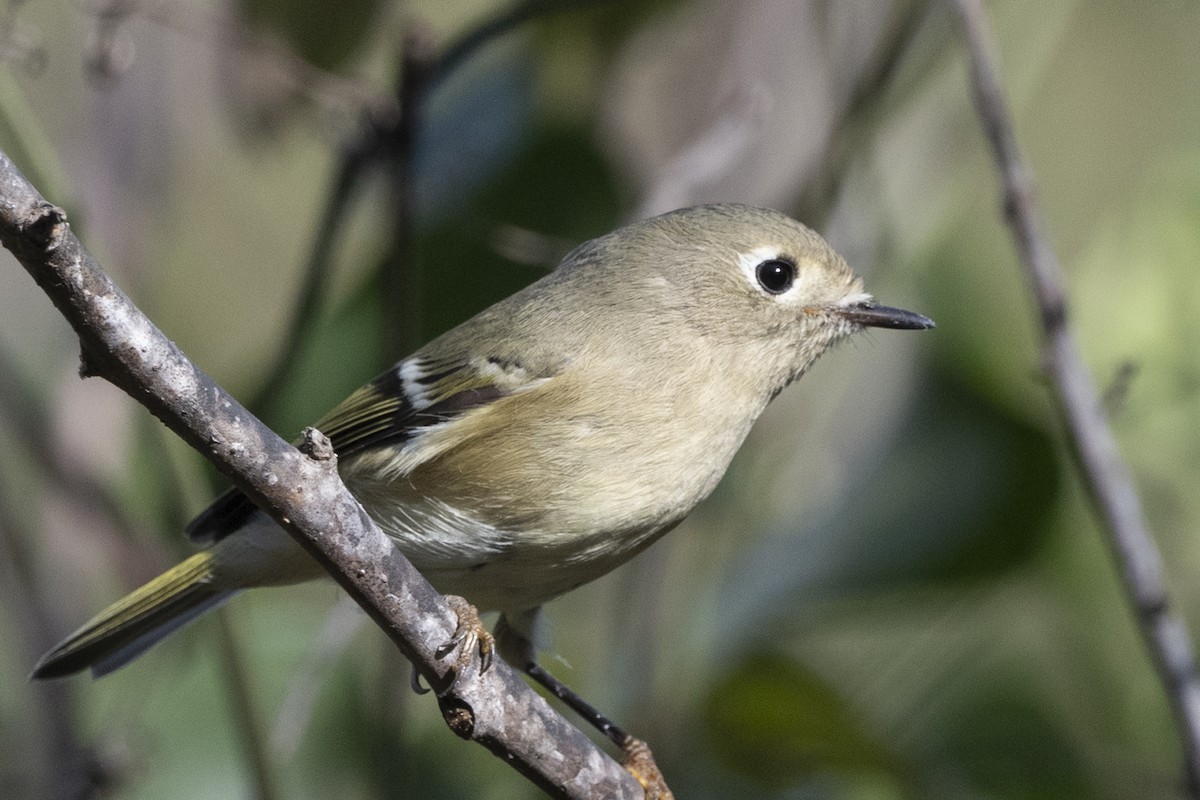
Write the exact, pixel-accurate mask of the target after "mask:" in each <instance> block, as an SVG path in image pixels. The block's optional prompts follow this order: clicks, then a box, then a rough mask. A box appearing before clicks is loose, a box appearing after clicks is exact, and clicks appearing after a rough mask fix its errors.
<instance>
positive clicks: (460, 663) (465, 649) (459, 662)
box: [434, 595, 496, 677]
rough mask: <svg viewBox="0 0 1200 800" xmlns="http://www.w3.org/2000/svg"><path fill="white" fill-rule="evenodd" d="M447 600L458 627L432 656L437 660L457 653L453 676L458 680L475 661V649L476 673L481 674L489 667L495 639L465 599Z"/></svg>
mask: <svg viewBox="0 0 1200 800" xmlns="http://www.w3.org/2000/svg"><path fill="white" fill-rule="evenodd" d="M446 601H447V602H448V603H449V604H450V608H451V609H453V610H454V613H455V614H456V615H457V616H458V625H457V626H456V627H455V628H454V635H453V636H451V637H450V639H449V640H448V641H447V642H446V643H445V644H443V645H442V646H441V647H439V648H438V649H437V650H436V651H435V653H434V654H435V655H436V656H437V657H438V658H445V657H446V656H448V655H450V654H451V653H453V652H454V651H455V650H458V656H457V657H456V658H455V662H454V674H455V676H456V677H457V676H459V675H462V674H463V672H464V671H465V670H466V668H467V667H468V666H469V665H470V663H471V659H472V658H474V656H475V651H476V650H478V651H479V674H481V675H482V674H483V673H485V672H487V671H488V670H489V669H490V668H491V666H492V657H493V655H494V653H495V651H496V640H495V638H494V637H493V636H492V633H491V631H489V630H488V629H487V628H485V627H484V625H483V622H482V621H481V620H480V619H479V611H478V609H476V608H475V606H473V605H471V604H470V603H468V602H467V601H466V599H465V598H462V597H459V596H458V595H447V596H446Z"/></svg>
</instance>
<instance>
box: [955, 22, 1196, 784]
mask: <svg viewBox="0 0 1200 800" xmlns="http://www.w3.org/2000/svg"><path fill="white" fill-rule="evenodd" d="M955 3H956V5H957V7H958V11H959V14H960V15H961V16H962V20H963V26H964V32H965V36H966V45H967V51H968V55H969V58H970V65H971V87H972V91H973V93H974V97H975V105H976V109H977V111H978V113H979V117H980V120H981V121H982V123H983V127H984V131H985V133H986V134H987V138H988V141H989V142H990V143H991V146H992V150H993V154H994V156H995V160H996V166H997V169H998V170H999V172H1000V177H1001V181H1002V182H1003V187H1004V213H1005V217H1006V219H1007V220H1008V224H1009V227H1010V228H1011V229H1012V234H1013V238H1014V239H1015V240H1016V244H1017V250H1018V251H1019V253H1020V256H1021V260H1022V262H1023V263H1024V265H1025V269H1026V271H1027V272H1028V274H1029V278H1030V283H1031V286H1032V289H1033V295H1034V300H1035V302H1036V303H1037V308H1038V312H1039V315H1040V317H1041V328H1042V337H1043V347H1044V357H1045V361H1046V368H1047V370H1048V372H1049V374H1050V378H1051V386H1052V388H1053V391H1054V396H1055V400H1056V401H1057V403H1058V406H1059V412H1060V413H1061V415H1062V418H1063V421H1064V423H1065V425H1066V429H1067V434H1068V436H1067V438H1068V442H1069V444H1070V447H1071V449H1072V450H1073V451H1074V455H1075V458H1076V460H1077V461H1078V463H1079V468H1080V472H1081V473H1082V477H1083V481H1084V484H1085V485H1086V487H1087V490H1088V493H1089V494H1090V495H1091V499H1092V503H1093V504H1094V505H1095V508H1096V511H1097V513H1098V514H1099V515H1100V517H1101V519H1102V521H1103V522H1104V529H1105V531H1106V533H1107V534H1108V543H1109V546H1110V548H1111V550H1112V553H1113V557H1114V558H1115V559H1116V563H1117V569H1118V571H1119V572H1120V575H1121V579H1122V582H1123V584H1124V587H1125V591H1126V593H1127V595H1128V599H1129V602H1130V604H1131V605H1132V606H1133V608H1134V611H1135V612H1136V616H1137V620H1138V624H1139V627H1140V629H1141V633H1142V636H1143V638H1144V639H1145V641H1146V646H1147V648H1148V649H1149V651H1150V655H1151V657H1152V659H1153V661H1154V665H1155V667H1156V668H1157V670H1158V674H1159V679H1160V680H1161V681H1162V683H1163V686H1164V689H1165V691H1166V694H1167V698H1168V700H1169V703H1170V705H1171V709H1172V711H1173V713H1174V716H1175V721H1176V725H1177V727H1178V729H1179V736H1180V739H1181V740H1182V748H1183V758H1184V762H1185V764H1186V781H1187V791H1188V794H1189V795H1190V796H1191V797H1193V798H1200V681H1198V680H1197V675H1196V659H1195V655H1194V648H1193V645H1192V642H1191V637H1190V636H1189V634H1188V632H1187V628H1186V627H1185V626H1184V624H1183V622H1182V620H1181V619H1180V618H1179V617H1178V616H1176V615H1175V613H1174V612H1173V611H1172V610H1171V606H1170V602H1169V599H1168V596H1167V589H1166V585H1165V582H1164V579H1163V566H1162V558H1161V556H1160V555H1159V552H1158V548H1157V547H1156V545H1155V543H1154V540H1153V538H1152V537H1151V535H1150V532H1149V530H1148V528H1147V525H1146V521H1145V516H1144V514H1143V512H1142V508H1141V503H1140V501H1139V499H1138V495H1137V491H1136V489H1135V488H1134V484H1133V480H1132V478H1131V476H1130V474H1129V470H1128V468H1127V467H1126V465H1125V463H1124V461H1123V460H1122V459H1121V455H1120V451H1119V450H1118V448H1117V443H1116V439H1115V438H1114V437H1113V434H1112V431H1111V429H1110V428H1109V425H1108V422H1107V419H1106V416H1105V412H1104V406H1103V403H1102V402H1101V398H1100V395H1099V393H1098V392H1097V390H1096V387H1095V384H1094V383H1093V381H1092V379H1091V377H1090V375H1089V374H1088V371H1087V367H1086V366H1085V365H1084V361H1083V356H1082V354H1081V352H1080V349H1079V344H1078V342H1077V341H1076V340H1075V337H1074V335H1073V334H1072V332H1071V329H1070V328H1069V327H1068V325H1067V302H1066V293H1065V291H1064V289H1063V280H1062V270H1061V268H1060V266H1059V263H1058V260H1057V258H1056V256H1055V254H1054V251H1053V250H1052V248H1051V246H1050V243H1049V241H1048V239H1047V238H1046V235H1045V233H1044V230H1043V223H1042V219H1041V216H1040V215H1039V213H1038V209H1037V204H1036V201H1035V198H1034V191H1033V176H1032V173H1031V171H1030V169H1029V167H1028V166H1027V165H1026V164H1025V162H1024V160H1023V158H1022V156H1021V153H1020V150H1019V148H1018V147H1017V140H1016V135H1015V133H1014V131H1013V125H1012V117H1011V115H1010V113H1009V111H1008V108H1007V104H1006V103H1005V100H1004V96H1003V93H1002V92H1001V89H1000V81H999V77H998V75H997V69H996V66H995V65H996V58H995V56H994V48H993V44H992V41H991V32H990V30H989V28H988V23H987V19H986V17H985V15H984V11H983V6H982V3H981V2H980V0H955Z"/></svg>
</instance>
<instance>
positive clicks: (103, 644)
mask: <svg viewBox="0 0 1200 800" xmlns="http://www.w3.org/2000/svg"><path fill="white" fill-rule="evenodd" d="M868 326H873V327H881V328H904V329H922V328H932V327H933V322H931V321H930V320H929V319H927V318H925V317H923V316H921V315H919V314H914V313H912V312H909V311H901V310H899V309H895V308H888V307H886V306H880V305H876V304H875V302H874V301H873V300H872V298H871V296H870V295H868V294H866V293H864V291H863V287H862V283H861V281H860V280H859V279H858V278H856V277H855V276H854V274H853V273H852V272H851V271H850V268H849V267H848V266H847V265H846V262H845V261H843V260H842V258H841V257H840V256H839V255H838V254H837V253H835V252H834V251H833V250H832V249H831V248H830V247H829V245H828V244H826V243H825V241H824V240H823V239H821V237H820V236H818V235H817V234H816V233H814V232H813V231H811V230H809V229H808V228H806V227H804V226H803V225H801V224H799V223H798V222H795V221H793V220H791V219H789V218H787V217H785V216H783V215H781V214H778V213H776V212H774V211H767V210H763V209H758V208H751V207H747V206H740V205H710V206H699V207H696V208H688V209H683V210H680V211H675V212H672V213H669V214H664V215H662V216H659V217H655V218H653V219H648V220H645V221H642V222H637V223H634V224H632V225H628V226H626V227H624V228H621V229H619V230H617V231H615V232H614V233H610V234H608V235H607V236H603V237H601V238H599V239H595V240H593V241H591V242H587V243H586V244H583V245H581V246H580V247H578V248H576V249H575V250H574V251H573V252H572V253H570V254H569V255H568V256H567V257H566V258H565V259H563V262H562V264H561V265H560V266H559V267H558V268H557V269H556V270H554V272H552V273H550V274H549V275H547V276H546V277H544V278H542V279H541V280H539V281H537V282H536V283H534V284H532V285H531V286H529V287H527V288H526V289H524V290H522V291H520V292H518V293H517V294H515V295H513V296H511V297H509V298H508V299H506V300H502V301H501V302H499V303H497V304H496V305H494V306H492V307H491V308H488V309H487V310H485V311H483V312H481V313H480V314H478V315H477V316H475V317H473V318H472V319H470V320H468V321H467V322H465V323H463V324H462V325H459V326H458V327H457V328H454V329H453V330H451V331H449V332H448V333H446V334H444V335H442V336H440V337H438V338H437V339H434V340H433V341H432V342H430V343H429V344H428V345H426V346H425V347H423V348H421V349H420V350H418V351H417V352H416V353H414V354H413V355H411V356H409V357H408V358H406V359H404V360H403V361H401V362H399V363H398V364H396V365H395V366H394V367H392V368H391V369H389V370H388V371H387V372H385V373H384V374H383V375H381V376H379V377H378V378H376V379H375V380H374V381H372V382H371V383H368V384H367V385H366V386H364V387H362V388H361V389H359V390H358V391H356V392H355V393H354V394H352V395H350V397H349V398H347V399H346V400H345V401H344V402H343V403H342V404H341V405H339V406H338V407H337V408H335V409H334V410H333V411H332V412H330V413H329V414H328V415H327V416H326V417H325V418H324V419H323V420H322V421H321V422H320V423H318V425H317V427H318V428H319V429H320V430H321V431H323V432H324V433H325V434H326V435H328V436H329V437H330V439H331V440H332V442H333V446H334V449H335V451H336V452H337V454H338V459H339V465H340V470H341V475H342V478H343V480H344V481H345V483H346V485H347V486H348V487H349V488H350V490H351V491H352V492H353V493H354V495H355V496H356V497H357V498H358V499H359V501H361V502H362V504H363V506H364V507H365V508H366V510H367V511H368V512H369V513H370V515H371V516H372V517H373V518H374V519H375V521H376V522H377V523H378V524H379V525H380V527H381V528H382V529H383V530H384V532H386V533H387V534H388V535H389V536H391V537H392V538H393V539H394V540H395V542H396V544H397V546H398V547H399V548H400V550H401V551H402V552H403V553H404V554H405V555H406V556H407V557H408V558H409V559H410V560H411V561H412V562H413V563H414V564H415V565H416V566H417V568H418V569H420V570H421V572H422V573H424V574H425V576H426V577H427V578H428V579H429V580H430V581H431V582H432V583H433V585H434V586H435V587H437V588H438V589H439V590H441V591H442V592H444V593H448V594H454V595H460V596H462V597H464V598H466V599H467V600H468V601H469V602H470V603H472V604H474V605H475V606H477V607H479V608H480V609H490V610H498V611H500V612H501V614H502V616H501V619H500V623H499V626H498V630H499V631H500V632H501V634H500V635H498V639H499V644H500V653H501V655H502V656H504V657H505V658H506V659H509V660H512V661H515V662H516V663H515V664H514V666H517V667H525V668H526V669H531V668H532V669H536V665H535V664H534V661H533V658H534V648H533V645H532V642H533V628H534V623H535V620H536V617H537V614H538V609H539V608H540V607H541V605H542V604H543V603H545V602H546V601H548V600H551V599H553V598H554V597H557V596H558V595H560V594H563V593H564V592H568V591H570V590H571V589H574V588H576V587H578V586H581V585H583V584H585V583H587V582H588V581H590V580H593V579H594V578H598V577H599V576H601V575H603V574H605V573H606V572H608V571H610V570H612V569H613V568H615V567H617V566H618V565H620V564H622V563H624V562H625V561H627V560H629V559H630V558H632V557H633V556H634V555H636V554H637V553H638V552H639V551H641V550H642V549H644V548H645V547H646V546H648V545H649V544H650V543H651V542H653V541H654V540H656V539H657V538H658V537H659V536H662V535H663V534H664V533H666V532H667V531H669V530H670V529H671V528H673V527H675V525H677V524H678V523H679V522H680V520H682V519H683V518H684V517H685V516H687V514H688V513H689V512H690V511H691V510H692V509H693V508H694V507H695V506H696V504H697V503H699V502H700V501H701V500H703V499H704V498H705V497H706V496H707V495H708V494H709V493H710V492H711V491H712V490H713V488H714V487H715V486H716V485H717V482H718V481H719V480H720V479H721V476H722V475H723V474H724V473H725V470H726V468H727V467H728V466H729V462H730V460H731V459H732V458H733V455H734V453H735V452H736V451H737V449H738V447H739V446H740V445H741V443H742V441H743V440H744V439H745V438H746V434H747V432H748V431H749V430H750V426H751V425H752V424H753V423H754V421H755V420H756V419H757V418H758V416H759V414H760V413H762V411H763V409H764V408H765V407H766V405H767V403H769V402H770V401H771V399H772V398H773V397H775V395H777V394H778V393H779V392H780V391H781V390H782V389H783V388H784V387H785V386H787V385H788V384H789V383H791V382H792V381H794V380H796V379H797V378H799V377H800V376H801V375H803V374H804V372H805V370H807V369H808V368H809V367H810V366H812V364H813V362H815V361H816V360H817V358H818V357H819V356H820V355H821V354H822V353H824V352H825V351H826V350H827V349H829V347H830V346H831V345H833V344H834V343H835V342H837V341H838V340H840V339H843V338H845V337H846V336H848V335H849V334H852V333H854V332H855V331H858V330H860V329H862V328H863V327H868ZM189 534H190V536H191V537H192V539H194V540H195V541H197V542H199V543H201V544H203V545H206V549H204V550H202V551H201V552H199V553H197V554H196V555H193V556H192V557H191V558H188V559H187V560H185V561H184V562H183V563H181V564H179V565H178V566H176V567H174V568H173V569H171V570H168V571H167V572H166V573H164V574H163V575H161V576H159V577H158V578H156V579H154V580H153V581H151V582H150V583H148V584H146V585H145V586H143V587H142V588H140V589H138V590H137V591H135V592H133V593H132V594H131V595H129V596H128V597H126V598H125V599H123V600H121V601H119V602H117V603H116V604H114V605H113V606H111V607H109V608H108V609H106V610H104V611H102V612H101V613H100V614H99V615H98V616H97V617H95V618H94V619H93V620H91V621H90V622H88V623H87V624H86V625H84V626H83V627H82V628H80V629H79V630H78V631H76V632H75V633H73V634H72V635H71V636H70V637H68V638H67V639H66V640H65V641H63V642H62V643H61V644H59V645H58V646H57V647H56V648H54V649H53V650H52V651H50V652H49V653H47V654H46V655H45V656H44V657H43V658H42V660H41V661H40V662H39V663H38V664H37V666H36V668H35V670H34V673H33V674H34V676H35V677H38V678H50V677H56V676H61V675H67V674H70V673H73V672H77V671H79V670H82V669H84V668H90V669H91V670H92V673H93V675H96V676H100V675H104V674H105V673H108V672H111V671H112V670H114V669H117V668H118V667H120V666H122V665H123V664H125V663H127V662H128V661H130V660H131V659H133V658H134V657H136V656H138V655H139V654H141V653H142V652H144V651H145V650H146V649H147V648H149V647H150V646H151V645H153V644H154V643H156V642H157V641H159V640H160V639H162V638H163V637H164V636H166V635H167V634H169V633H171V632H172V631H174V630H176V629H177V628H179V627H180V626H181V625H183V624H185V623H186V622H188V621H189V620H191V619H194V618H195V617H196V616H198V615H200V614H201V613H202V612H204V611H207V610H208V609H211V608H215V607H216V606H218V605H220V604H221V603H223V602H224V601H226V600H228V599H229V598H230V597H232V596H233V595H234V594H236V593H237V592H239V591H241V590H242V589H247V588H252V587H257V586H271V585H278V584H287V583H294V582H297V581H303V580H308V579H309V578H315V577H318V576H319V575H322V574H324V573H323V570H322V569H321V568H320V567H319V566H318V565H317V563H316V562H315V561H313V560H312V559H311V558H310V557H309V556H308V554H307V553H306V552H305V551H304V550H302V549H301V548H300V546H299V545H298V544H296V543H295V542H294V541H293V540H292V538H291V537H290V536H289V535H288V534H287V533H285V532H284V531H283V530H282V529H280V528H278V527H277V526H276V525H275V524H274V523H273V522H272V521H271V520H270V519H269V518H268V517H267V516H266V514H264V513H263V512H261V511H259V510H258V509H256V508H255V507H254V506H253V505H252V504H251V503H250V501H249V500H248V499H246V497H245V496H244V495H242V494H241V493H240V492H237V491H236V490H235V491H230V492H228V493H226V494H225V495H223V496H222V497H220V498H219V499H218V500H217V501H216V502H215V503H213V505H212V506H210V507H209V508H208V510H206V511H205V512H204V513H202V514H201V515H200V516H199V517H198V518H197V519H196V520H195V521H194V522H193V523H192V524H191V525H190V527H189Z"/></svg>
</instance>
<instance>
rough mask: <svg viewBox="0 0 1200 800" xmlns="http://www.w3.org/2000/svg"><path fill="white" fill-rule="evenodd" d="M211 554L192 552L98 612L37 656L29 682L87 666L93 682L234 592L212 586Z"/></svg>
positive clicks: (62, 674) (72, 671)
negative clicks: (80, 626) (188, 556)
mask: <svg viewBox="0 0 1200 800" xmlns="http://www.w3.org/2000/svg"><path fill="white" fill-rule="evenodd" d="M212 578H213V556H212V553H211V552H208V551H205V552H201V553H197V554H196V555H194V556H192V557H191V558H189V559H187V560H186V561H183V562H182V563H180V564H177V565H175V566H174V567H172V568H171V569H169V570H167V571H166V572H164V573H163V574H162V575H159V576H158V577H157V578H155V579H154V580H152V581H150V582H149V583H147V584H146V585H145V586H143V587H142V588H140V589H137V590H136V591H134V592H133V593H132V594H129V595H127V596H125V597H124V598H122V599H121V600H118V601H117V602H115V603H113V604H112V605H111V606H109V607H108V608H106V609H104V610H103V611H101V612H100V613H99V614H97V615H96V616H95V617H93V618H92V619H91V620H90V621H88V622H87V623H86V624H85V625H84V626H83V627H82V628H80V629H79V630H77V631H75V632H74V633H72V634H71V635H70V636H68V637H67V638H66V639H64V640H63V641H61V642H59V644H58V645H57V646H56V647H55V648H54V649H53V650H51V651H50V652H49V653H46V655H44V656H42V658H41V660H40V661H38V663H37V666H35V667H34V668H33V674H32V676H31V677H33V678H59V677H62V676H64V675H70V674H72V673H75V672H79V671H81V670H84V669H88V668H90V669H91V670H92V676H93V677H96V678H99V677H100V676H102V675H107V674H108V673H110V672H112V671H113V670H115V669H117V668H118V667H122V666H124V665H125V664H127V663H129V662H130V661H132V660H133V659H135V658H137V657H138V656H140V655H141V654H142V653H144V652H146V651H147V650H148V649H150V647H152V646H153V645H154V644H155V643H157V642H158V641H159V640H160V639H162V638H163V637H165V636H167V635H168V634H170V633H172V632H174V631H176V630H178V629H179V628H181V627H182V626H184V625H186V624H187V623H188V622H191V621H192V620H193V619H195V618H196V617H198V616H200V615H201V614H203V613H204V612H205V611H208V610H210V609H213V608H216V607H217V606H219V605H221V604H222V603H224V602H225V601H226V600H228V599H229V598H230V597H232V596H233V595H234V594H236V593H237V590H236V589H223V588H219V587H216V586H213V584H212Z"/></svg>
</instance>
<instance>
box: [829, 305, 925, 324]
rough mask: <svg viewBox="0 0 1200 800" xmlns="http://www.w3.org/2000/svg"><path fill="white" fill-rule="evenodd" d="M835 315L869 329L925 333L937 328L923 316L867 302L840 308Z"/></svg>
mask: <svg viewBox="0 0 1200 800" xmlns="http://www.w3.org/2000/svg"><path fill="white" fill-rule="evenodd" d="M833 313H834V314H836V315H837V316H839V317H841V318H842V319H845V320H849V321H850V322H853V323H855V324H857V325H862V326H864V327H867V328H895V329H896V330H902V331H924V330H928V329H929V328H933V327H935V325H934V323H933V320H931V319H930V318H929V317H926V316H925V315H923V314H917V313H915V312H912V311H905V310H904V309H902V308H892V307H891V306H881V305H878V304H877V303H874V302H871V301H867V302H865V303H855V304H853V305H849V306H838V307H837V308H834V309H833Z"/></svg>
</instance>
